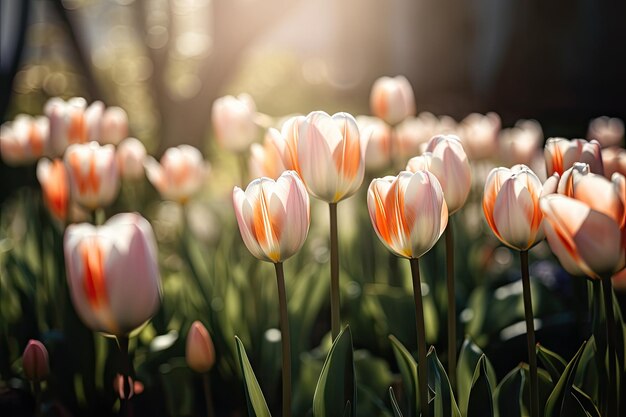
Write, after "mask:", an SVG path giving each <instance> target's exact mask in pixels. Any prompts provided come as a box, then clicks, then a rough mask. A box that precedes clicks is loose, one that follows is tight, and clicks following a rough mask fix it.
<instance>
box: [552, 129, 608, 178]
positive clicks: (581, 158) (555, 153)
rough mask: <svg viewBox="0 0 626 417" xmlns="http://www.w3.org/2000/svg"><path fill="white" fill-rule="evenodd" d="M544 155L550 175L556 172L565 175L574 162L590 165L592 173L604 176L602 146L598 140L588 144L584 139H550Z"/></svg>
mask: <svg viewBox="0 0 626 417" xmlns="http://www.w3.org/2000/svg"><path fill="white" fill-rule="evenodd" d="M544 155H545V159H546V171H547V173H548V175H552V173H554V172H558V173H559V175H563V172H565V171H566V170H567V169H569V168H570V167H571V166H572V165H574V162H583V163H585V164H589V169H590V170H591V172H593V173H594V174H600V175H603V174H604V167H603V164H602V155H601V153H600V144H599V143H598V141H596V140H592V141H591V142H587V141H586V140H584V139H572V140H567V139H563V138H550V139H548V140H547V142H546V146H545V148H544Z"/></svg>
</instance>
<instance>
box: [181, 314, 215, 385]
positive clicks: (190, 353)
mask: <svg viewBox="0 0 626 417" xmlns="http://www.w3.org/2000/svg"><path fill="white" fill-rule="evenodd" d="M185 359H186V360H187V365H188V366H189V368H191V369H192V370H194V371H196V372H198V373H205V372H208V371H209V370H210V369H211V368H212V367H213V365H214V364H215V349H214V348H213V341H212V340H211V335H210V334H209V332H208V331H207V329H206V327H204V325H203V324H202V323H201V322H200V321H198V320H196V321H194V322H193V323H192V324H191V328H190V329H189V333H187V345H186V350H185Z"/></svg>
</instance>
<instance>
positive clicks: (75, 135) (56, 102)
mask: <svg viewBox="0 0 626 417" xmlns="http://www.w3.org/2000/svg"><path fill="white" fill-rule="evenodd" d="M98 106H99V105H96V107H98ZM86 109H87V102H86V101H85V99H84V98H82V97H74V98H71V99H69V100H68V101H65V100H62V99H60V98H58V97H54V98H51V99H50V100H48V102H47V103H46V105H45V107H44V113H45V115H46V116H47V117H48V119H49V120H50V146H51V148H52V152H53V154H54V155H55V156H61V155H63V153H64V152H65V149H66V148H67V147H68V145H70V144H73V143H85V142H87V141H88V140H89V139H90V138H89V137H88V135H89V129H88V125H87V119H86V118H85V110H86ZM94 117H95V116H94ZM96 119H97V117H96ZM92 139H94V140H95V139H97V138H92Z"/></svg>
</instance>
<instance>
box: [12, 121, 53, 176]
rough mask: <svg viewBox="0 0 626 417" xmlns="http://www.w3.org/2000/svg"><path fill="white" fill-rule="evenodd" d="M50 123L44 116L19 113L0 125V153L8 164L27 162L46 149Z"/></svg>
mask: <svg viewBox="0 0 626 417" xmlns="http://www.w3.org/2000/svg"><path fill="white" fill-rule="evenodd" d="M49 129H50V125H49V122H48V119H47V118H45V117H36V118H34V117H31V116H28V115H25V114H20V115H18V116H16V117H15V120H14V121H13V122H7V123H4V124H3V125H2V126H0V154H1V155H2V159H3V160H4V162H6V163H7V164H8V165H24V164H29V163H32V162H34V161H36V160H37V159H39V158H40V157H41V156H43V155H44V154H46V153H47V151H48V141H49Z"/></svg>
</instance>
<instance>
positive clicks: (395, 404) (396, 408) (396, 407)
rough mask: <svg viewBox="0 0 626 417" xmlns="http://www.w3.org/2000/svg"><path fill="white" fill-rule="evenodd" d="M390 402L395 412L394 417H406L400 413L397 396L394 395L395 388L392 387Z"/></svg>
mask: <svg viewBox="0 0 626 417" xmlns="http://www.w3.org/2000/svg"><path fill="white" fill-rule="evenodd" d="M389 400H391V409H392V410H393V417H404V416H403V415H402V411H400V406H399V405H398V400H396V394H394V392H393V388H391V387H389Z"/></svg>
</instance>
